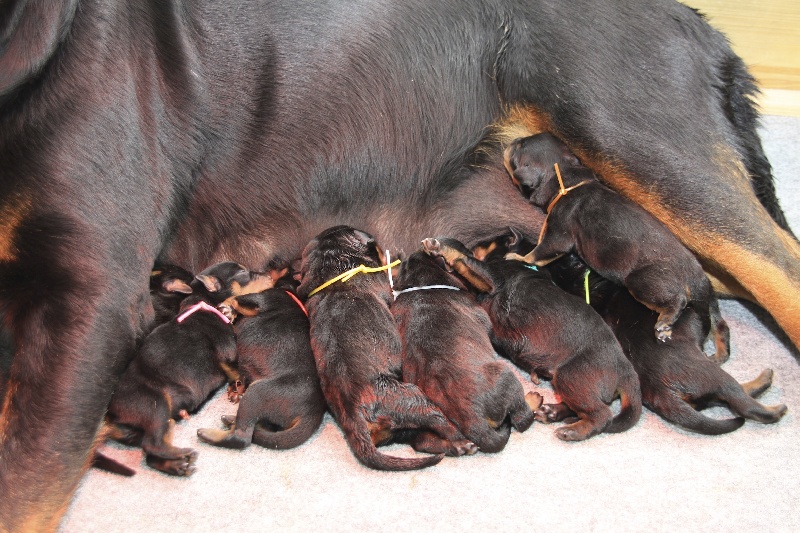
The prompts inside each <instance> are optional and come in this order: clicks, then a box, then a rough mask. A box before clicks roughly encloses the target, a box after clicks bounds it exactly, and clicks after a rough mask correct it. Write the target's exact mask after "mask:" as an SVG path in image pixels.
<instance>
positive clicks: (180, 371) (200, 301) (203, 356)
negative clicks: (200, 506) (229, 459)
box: [108, 294, 236, 476]
mask: <svg viewBox="0 0 800 533" xmlns="http://www.w3.org/2000/svg"><path fill="white" fill-rule="evenodd" d="M235 360H236V338H235V337H234V332H233V327H232V326H231V324H230V321H229V320H228V319H227V318H226V317H225V316H223V315H222V314H221V313H219V311H217V310H216V309H215V308H214V307H213V306H212V305H210V302H209V301H208V300H207V299H204V298H203V296H202V295H199V294H195V295H192V296H189V297H187V298H186V299H184V300H183V302H182V304H181V308H180V314H179V316H178V317H177V318H176V319H173V320H170V321H169V322H166V323H164V324H161V325H160V326H158V327H156V328H155V329H154V330H153V331H152V332H151V333H150V334H149V335H148V336H147V337H146V338H145V339H144V342H143V343H142V346H141V349H140V350H139V352H138V353H137V354H136V356H135V357H134V358H133V360H132V361H131V363H130V365H129V366H128V368H127V369H126V370H125V372H124V373H123V374H122V377H121V378H120V381H119V384H118V386H117V390H116V391H115V392H114V395H113V396H112V398H111V403H110V405H109V407H108V420H109V422H110V423H111V424H113V425H114V426H115V427H116V429H115V430H114V431H112V434H111V435H110V436H111V438H114V439H115V440H119V441H120V442H123V443H126V444H129V445H137V446H141V447H142V449H143V450H144V452H145V454H146V460H147V464H148V465H150V466H151V467H153V468H155V469H157V470H161V471H162V472H165V473H167V474H172V475H177V476H189V475H191V474H193V473H194V470H195V467H194V463H195V461H196V459H197V452H196V451H194V450H193V449H191V448H178V447H175V446H173V445H172V431H171V429H172V426H173V425H174V419H176V418H179V417H181V418H185V417H187V416H188V413H190V412H194V411H195V410H197V408H198V407H199V406H200V405H201V404H202V403H203V402H205V401H206V399H207V398H208V397H209V396H210V395H211V393H213V392H214V391H215V390H217V389H218V388H219V387H221V386H222V385H223V384H224V383H225V380H226V375H225V373H224V372H223V371H222V368H221V366H220V365H221V364H223V365H226V366H230V365H231V364H232V363H233V362H234V361H235Z"/></svg>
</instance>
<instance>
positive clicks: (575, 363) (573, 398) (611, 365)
mask: <svg viewBox="0 0 800 533" xmlns="http://www.w3.org/2000/svg"><path fill="white" fill-rule="evenodd" d="M425 251H426V252H427V253H429V254H431V255H434V256H436V257H441V258H443V259H444V260H445V261H446V263H447V264H448V265H449V266H450V267H451V268H452V269H453V270H454V271H455V272H457V273H458V274H459V275H461V276H462V277H463V278H464V279H465V280H467V281H468V282H469V283H470V284H471V285H472V286H473V287H474V288H475V290H476V291H477V292H478V293H480V296H479V298H480V301H481V305H482V306H483V307H484V309H486V311H487V312H488V314H489V317H490V318H491V320H492V344H493V345H494V347H495V348H496V349H497V351H498V352H499V353H500V354H501V355H504V356H506V357H508V358H509V359H511V361H513V362H514V363H515V364H516V365H517V366H519V367H520V368H522V369H523V370H525V371H527V372H530V373H531V377H532V378H533V379H534V380H538V378H544V379H548V380H552V383H553V389H554V390H555V392H556V394H558V395H559V396H560V397H561V401H562V402H563V404H556V405H553V404H545V405H543V406H542V407H540V408H539V409H538V410H537V419H539V420H541V421H543V422H544V421H546V422H550V421H558V420H562V419H564V418H566V417H571V416H577V417H578V420H577V421H575V422H572V423H569V424H567V425H565V426H562V427H560V428H558V429H557V430H556V432H555V433H556V436H557V437H558V438H560V439H562V440H568V441H577V440H584V439H587V438H589V437H592V436H593V435H597V434H598V433H602V432H607V433H616V432H621V431H625V430H627V429H629V428H631V427H632V426H633V425H634V424H636V422H637V421H638V420H639V416H640V414H641V409H642V403H641V393H640V390H639V380H638V378H637V377H636V372H635V371H634V369H633V367H632V366H631V364H630V362H628V360H627V359H626V358H625V355H624V354H623V353H622V349H621V348H620V346H619V343H618V342H617V340H616V339H615V338H614V335H613V333H612V332H611V330H610V329H609V328H608V326H607V325H606V324H605V323H604V322H603V320H602V319H601V318H600V316H599V315H598V314H597V313H596V312H595V311H594V310H593V309H592V308H591V307H590V306H588V305H586V304H585V303H584V302H583V301H581V300H580V299H578V298H577V297H575V296H572V295H570V294H567V293H565V292H564V291H562V290H561V289H559V288H558V287H556V286H555V285H553V283H552V281H551V280H550V276H549V275H547V274H546V273H545V272H542V271H539V270H532V269H530V268H528V265H527V264H525V263H523V262H520V261H515V260H505V259H502V258H496V257H490V258H489V259H488V260H487V261H486V262H482V261H478V260H477V259H475V257H473V256H472V254H471V253H470V251H469V250H468V249H466V248H465V247H464V245H463V244H461V243H460V242H458V241H456V240H454V239H432V240H431V241H430V242H429V243H428V244H427V245H426V246H425ZM616 398H619V399H620V402H621V409H620V412H619V414H617V415H616V416H614V415H613V413H612V411H611V409H610V408H609V404H610V403H611V402H613V401H614V400H615V399H616Z"/></svg>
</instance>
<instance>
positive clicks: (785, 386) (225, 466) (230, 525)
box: [62, 117, 800, 532]
mask: <svg viewBox="0 0 800 533" xmlns="http://www.w3.org/2000/svg"><path fill="white" fill-rule="evenodd" d="M763 126H764V127H763V129H762V134H763V140H764V143H765V149H766V151H767V153H768V155H769V157H770V160H771V162H772V164H773V167H774V171H775V177H776V180H777V187H778V191H779V197H780V198H781V200H782V202H783V206H784V209H785V210H786V212H787V215H788V216H789V219H790V222H791V223H792V225H793V227H794V228H795V230H798V231H800V202H798V199H800V182H798V180H797V177H798V174H800V149H799V148H800V146H799V145H800V118H786V117H765V118H764V121H763ZM722 313H723V315H724V317H725V318H726V319H727V321H728V322H729V324H730V327H731V332H732V355H731V359H730V361H729V362H728V363H726V364H725V366H724V368H725V369H726V370H727V371H728V372H729V373H730V374H732V375H733V376H734V377H736V378H737V379H738V380H739V381H747V380H750V379H752V378H754V377H756V376H757V375H758V374H759V372H761V370H763V369H764V368H772V369H774V370H775V380H774V385H773V387H772V388H771V389H770V390H769V391H767V393H766V394H764V396H763V397H762V401H763V402H764V403H766V404H776V403H785V404H787V405H788V406H789V412H788V414H787V415H786V416H785V417H784V418H783V420H781V421H780V422H778V423H777V424H774V425H761V424H758V423H755V422H750V421H748V422H747V423H746V424H745V425H744V427H743V428H741V429H740V430H738V431H736V432H734V433H732V434H729V435H723V436H719V437H706V436H699V435H696V434H692V433H689V432H686V431H682V430H679V429H676V428H675V427H673V426H671V425H669V424H668V423H666V422H664V421H662V420H661V419H660V418H659V417H658V416H656V415H654V414H653V413H650V412H645V414H644V416H643V417H642V419H641V420H640V421H639V423H638V424H637V425H636V426H635V427H634V428H633V429H631V430H630V431H628V432H626V433H622V434H618V435H600V436H598V437H595V438H592V439H590V440H589V441H586V442H582V443H564V442H561V441H559V440H558V439H557V438H556V437H555V436H554V435H553V427H551V426H545V425H542V424H534V426H532V427H531V429H530V430H528V431H527V432H525V433H522V434H520V433H514V434H512V436H511V440H510V442H509V444H508V446H507V447H506V449H505V450H504V451H503V452H501V453H499V454H496V455H488V454H486V455H484V454H477V455H474V456H471V457H462V458H458V459H453V458H445V460H444V461H442V462H441V463H440V464H439V465H437V466H435V467H433V468H429V469H427V470H423V471H417V472H411V473H383V472H376V471H372V470H369V469H367V468H365V467H362V466H361V465H360V464H359V463H358V462H357V461H356V460H355V458H354V457H353V456H352V454H351V453H350V451H349V449H348V447H347V446H346V444H345V442H344V440H343V439H342V434H341V432H340V430H339V429H338V427H337V426H336V425H335V423H334V422H333V421H332V419H331V418H330V417H329V416H327V417H326V419H325V421H324V423H323V426H322V428H321V429H320V430H319V431H318V432H317V433H316V434H315V435H314V436H313V437H312V438H311V439H310V441H308V442H307V443H305V444H304V445H303V446H301V447H299V448H297V449H294V450H290V451H271V450H266V449H262V448H259V447H257V446H251V447H250V448H248V449H247V450H244V451H231V450H223V449H218V448H214V447H212V446H208V445H204V444H201V443H199V442H198V441H197V437H196V432H197V429H198V428H200V427H219V417H220V415H222V414H225V413H234V412H235V407H234V406H232V405H231V404H229V403H228V402H227V400H226V399H225V398H223V396H222V395H221V394H219V395H217V396H216V397H215V398H214V399H213V400H212V401H210V402H209V403H208V404H207V406H206V407H205V408H204V409H203V410H202V411H201V412H200V413H198V414H197V415H195V416H194V417H192V419H191V420H188V421H185V422H181V423H179V424H178V426H177V429H176V434H175V442H176V444H177V445H179V446H189V447H196V449H197V450H198V451H199V452H200V457H199V459H198V463H197V472H196V474H195V475H194V476H193V477H191V478H188V479H177V478H173V477H169V476H167V475H164V474H160V473H158V472H156V471H154V470H151V469H148V468H147V467H146V466H145V465H144V462H143V457H142V453H141V451H140V450H136V449H131V448H126V447H123V446H119V445H116V444H109V445H107V446H106V447H105V449H104V450H105V452H106V453H107V454H108V455H111V456H113V457H115V458H116V459H118V460H120V461H122V462H123V463H125V464H127V465H129V466H131V467H133V468H135V469H136V470H138V474H137V475H136V476H135V477H134V478H130V479H127V478H121V477H118V476H114V475H112V474H108V473H105V472H100V471H96V470H94V471H91V472H90V473H89V474H88V475H87V476H86V477H85V479H84V480H83V482H82V484H81V486H80V489H79V491H78V493H77V495H76V497H75V499H74V501H73V503H72V506H71V508H70V510H69V512H68V514H67V515H66V517H65V519H64V522H63V525H62V531H64V532H89V531H98V532H100V531H102V532H117V531H122V532H126V531H151V532H160V531H163V532H176V531H177V532H180V531H192V532H201V531H222V530H229V531H275V530H286V531H305V530H308V529H310V528H312V527H313V528H315V529H318V530H322V531H359V530H360V531H379V530H399V531H431V530H432V531H464V530H472V531H488V530H493V531H494V530H497V531H500V530H510V531H607V530H614V531H616V532H625V531H645V530H647V531H676V530H688V531H708V532H721V531H800V512H798V510H797V509H798V508H797V505H798V503H797V501H798V498H800V466H799V465H798V462H800V438H798V437H799V436H800V416H799V415H800V365H798V355H797V353H796V352H795V351H794V349H793V348H790V347H789V344H788V343H787V341H786V340H785V337H784V336H783V334H782V333H781V332H780V331H779V330H778V329H777V327H776V326H775V325H774V322H773V321H772V320H771V319H770V317H769V316H767V315H766V314H765V313H763V312H762V311H761V310H760V309H758V308H756V307H754V306H751V305H745V304H742V303H740V302H736V301H725V302H723V305H722ZM520 379H521V380H522V381H523V382H524V383H525V386H526V388H532V385H531V384H530V383H528V382H527V381H526V380H525V377H524V376H523V375H521V374H520ZM536 390H539V391H540V392H542V393H543V395H544V396H545V400H546V401H547V400H552V389H549V388H548V387H547V386H546V385H545V386H541V387H537V389H536ZM710 413H711V415H712V416H718V417H722V416H726V417H727V416H729V415H728V414H727V411H725V410H723V409H721V408H715V409H712V410H710ZM388 451H389V452H390V453H395V454H398V455H406V454H408V453H409V449H407V448H406V447H403V446H392V447H389V449H388Z"/></svg>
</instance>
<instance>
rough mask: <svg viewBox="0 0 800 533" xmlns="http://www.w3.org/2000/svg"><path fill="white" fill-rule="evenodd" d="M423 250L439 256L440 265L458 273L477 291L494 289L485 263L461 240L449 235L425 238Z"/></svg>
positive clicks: (433, 255) (485, 291) (488, 291)
mask: <svg viewBox="0 0 800 533" xmlns="http://www.w3.org/2000/svg"><path fill="white" fill-rule="evenodd" d="M422 250H423V251H424V252H425V253H426V254H428V255H429V256H431V257H434V258H437V260H439V261H440V265H441V266H442V267H443V268H445V269H446V270H447V271H448V272H454V273H457V274H458V275H459V276H460V278H461V279H463V280H465V281H466V282H467V283H469V284H470V285H471V286H472V287H473V288H474V289H475V290H476V291H478V292H484V293H490V292H492V291H494V288H495V285H494V282H493V280H492V279H491V278H490V276H488V274H487V272H486V270H485V269H484V268H483V266H482V264H483V263H482V262H481V261H478V260H477V259H475V257H473V256H472V252H470V250H469V248H467V247H466V246H465V245H464V244H463V243H462V242H461V241H458V240H456V239H450V238H447V237H437V238H435V239H433V238H429V239H424V240H423V241H422Z"/></svg>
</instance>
